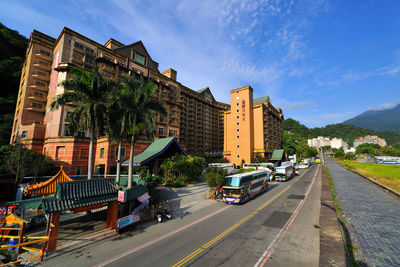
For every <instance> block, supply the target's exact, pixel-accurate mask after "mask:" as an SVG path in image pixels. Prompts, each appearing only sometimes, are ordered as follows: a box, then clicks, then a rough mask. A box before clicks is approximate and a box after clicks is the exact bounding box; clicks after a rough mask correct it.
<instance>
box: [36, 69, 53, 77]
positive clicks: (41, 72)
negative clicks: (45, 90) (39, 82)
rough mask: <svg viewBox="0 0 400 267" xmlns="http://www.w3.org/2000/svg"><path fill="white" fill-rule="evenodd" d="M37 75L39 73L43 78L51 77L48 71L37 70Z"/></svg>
mask: <svg viewBox="0 0 400 267" xmlns="http://www.w3.org/2000/svg"><path fill="white" fill-rule="evenodd" d="M36 73H37V74H38V75H42V76H49V75H50V73H49V72H47V71H41V70H37V71H36Z"/></svg>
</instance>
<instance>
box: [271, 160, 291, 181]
mask: <svg viewBox="0 0 400 267" xmlns="http://www.w3.org/2000/svg"><path fill="white" fill-rule="evenodd" d="M293 175H294V169H293V166H292V165H290V164H286V165H282V166H279V167H276V168H275V180H276V181H287V180H289V179H290V178H292V176H293Z"/></svg>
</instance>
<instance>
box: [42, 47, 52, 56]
mask: <svg viewBox="0 0 400 267" xmlns="http://www.w3.org/2000/svg"><path fill="white" fill-rule="evenodd" d="M39 53H40V54H43V55H46V56H50V55H51V54H50V53H49V52H47V51H46V50H43V49H40V51H39Z"/></svg>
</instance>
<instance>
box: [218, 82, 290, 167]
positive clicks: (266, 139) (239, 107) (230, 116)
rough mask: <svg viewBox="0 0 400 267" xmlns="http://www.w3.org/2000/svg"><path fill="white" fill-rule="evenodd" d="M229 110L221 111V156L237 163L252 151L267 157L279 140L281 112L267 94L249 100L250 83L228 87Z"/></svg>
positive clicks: (251, 154) (278, 144)
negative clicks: (232, 87) (222, 144)
mask: <svg viewBox="0 0 400 267" xmlns="http://www.w3.org/2000/svg"><path fill="white" fill-rule="evenodd" d="M230 93H231V109H230V110H229V111H226V112H225V113H224V156H225V157H226V158H227V159H228V160H229V162H231V163H234V164H236V165H240V164H241V163H242V161H244V162H246V163H247V162H251V160H252V159H253V158H254V157H255V155H256V154H259V155H261V156H263V157H265V158H266V159H269V157H270V156H271V153H272V151H273V150H274V149H279V148H281V143H282V141H283V114H282V111H281V110H280V109H275V108H274V107H273V106H272V104H271V103H270V101H269V98H268V97H261V98H257V99H255V100H253V89H252V88H251V87H250V86H245V87H241V88H238V89H234V90H231V92H230Z"/></svg>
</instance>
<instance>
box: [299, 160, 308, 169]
mask: <svg viewBox="0 0 400 267" xmlns="http://www.w3.org/2000/svg"><path fill="white" fill-rule="evenodd" d="M308 167H310V165H309V164H308V163H304V162H302V163H300V164H299V165H297V168H299V169H307V168H308Z"/></svg>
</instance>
